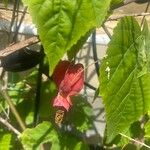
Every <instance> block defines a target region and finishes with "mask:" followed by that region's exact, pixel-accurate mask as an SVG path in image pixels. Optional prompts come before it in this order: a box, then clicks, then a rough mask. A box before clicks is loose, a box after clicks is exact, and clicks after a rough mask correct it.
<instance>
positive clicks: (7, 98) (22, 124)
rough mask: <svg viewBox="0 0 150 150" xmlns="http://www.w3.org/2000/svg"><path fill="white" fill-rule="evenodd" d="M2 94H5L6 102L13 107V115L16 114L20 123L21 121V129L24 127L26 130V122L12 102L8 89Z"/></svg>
mask: <svg viewBox="0 0 150 150" xmlns="http://www.w3.org/2000/svg"><path fill="white" fill-rule="evenodd" d="M2 94H3V96H4V98H5V100H6V102H7V103H8V105H9V107H10V109H11V111H12V113H13V115H14V116H15V118H16V120H17V121H18V123H19V125H20V127H21V129H22V130H25V129H26V127H25V124H24V122H23V121H22V119H21V117H20V115H19V113H18V111H17V110H16V108H15V106H14V104H13V103H12V101H11V99H10V97H9V96H8V93H7V91H6V90H3V92H2Z"/></svg>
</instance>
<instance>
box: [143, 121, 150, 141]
mask: <svg viewBox="0 0 150 150" xmlns="http://www.w3.org/2000/svg"><path fill="white" fill-rule="evenodd" d="M144 129H145V135H144V137H145V138H148V139H150V120H149V121H148V122H147V123H146V124H145V126H144Z"/></svg>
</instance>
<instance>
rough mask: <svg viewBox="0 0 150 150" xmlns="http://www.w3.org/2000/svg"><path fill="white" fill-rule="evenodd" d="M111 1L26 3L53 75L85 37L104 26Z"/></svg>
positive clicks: (34, 0) (29, 0)
mask: <svg viewBox="0 0 150 150" xmlns="http://www.w3.org/2000/svg"><path fill="white" fill-rule="evenodd" d="M110 1H111V0H23V2H24V3H25V4H26V5H27V6H28V7H29V11H30V13H31V15H32V18H33V21H34V23H35V24H36V26H37V28H38V32H39V36H40V39H41V41H42V44H43V46H44V50H45V53H46V55H47V57H48V59H49V64H50V73H52V72H53V69H54V68H55V66H56V64H57V63H58V62H59V60H60V58H62V57H63V55H64V54H65V53H66V52H67V51H68V50H70V49H71V48H72V46H73V45H74V44H76V43H77V42H78V40H79V39H80V38H81V37H82V36H84V35H85V34H86V33H87V32H88V31H89V30H90V29H92V28H95V27H96V26H98V25H100V24H101V23H102V22H103V20H104V18H105V16H106V15H107V10H108V9H109V5H110Z"/></svg>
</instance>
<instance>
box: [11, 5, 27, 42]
mask: <svg viewBox="0 0 150 150" xmlns="http://www.w3.org/2000/svg"><path fill="white" fill-rule="evenodd" d="M26 12H27V7H25V8H24V13H23V14H22V16H21V19H20V22H19V24H18V26H17V27H16V32H15V35H14V37H13V39H14V40H15V39H17V36H18V31H19V29H20V26H21V24H22V22H23V19H24V18H25V15H26Z"/></svg>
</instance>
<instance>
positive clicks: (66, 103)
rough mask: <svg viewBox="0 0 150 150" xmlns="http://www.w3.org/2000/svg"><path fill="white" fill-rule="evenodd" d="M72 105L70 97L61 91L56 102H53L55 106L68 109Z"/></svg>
mask: <svg viewBox="0 0 150 150" xmlns="http://www.w3.org/2000/svg"><path fill="white" fill-rule="evenodd" d="M71 105H72V103H71V100H70V97H63V96H62V95H61V94H59V93H58V95H57V96H56V97H55V99H54V102H53V106H54V107H64V108H65V109H66V110H67V111H68V110H69V108H70V107H71Z"/></svg>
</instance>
